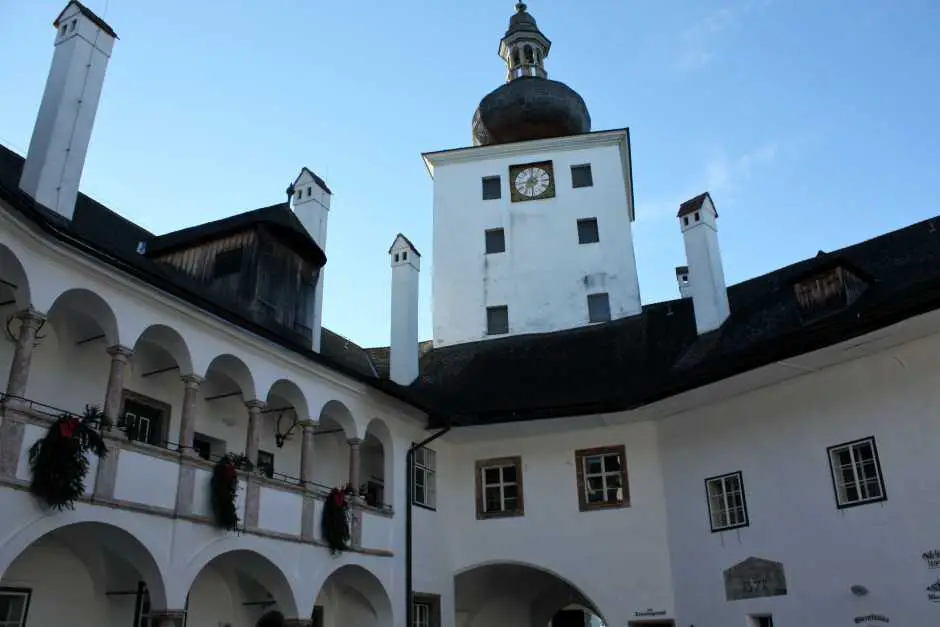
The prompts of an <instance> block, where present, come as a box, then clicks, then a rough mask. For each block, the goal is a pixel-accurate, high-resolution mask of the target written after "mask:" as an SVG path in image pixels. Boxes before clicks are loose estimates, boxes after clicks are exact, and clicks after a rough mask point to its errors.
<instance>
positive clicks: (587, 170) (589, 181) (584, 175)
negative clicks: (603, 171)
mask: <svg viewBox="0 0 940 627" xmlns="http://www.w3.org/2000/svg"><path fill="white" fill-rule="evenodd" d="M571 186H572V187H594V175H593V174H591V164H590V163H586V164H583V165H573V166H571Z"/></svg>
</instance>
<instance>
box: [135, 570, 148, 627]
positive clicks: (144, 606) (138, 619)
mask: <svg viewBox="0 0 940 627" xmlns="http://www.w3.org/2000/svg"><path fill="white" fill-rule="evenodd" d="M134 627H151V624H150V592H148V590H147V584H145V583H144V582H143V581H138V582H137V599H136V602H135V603H134Z"/></svg>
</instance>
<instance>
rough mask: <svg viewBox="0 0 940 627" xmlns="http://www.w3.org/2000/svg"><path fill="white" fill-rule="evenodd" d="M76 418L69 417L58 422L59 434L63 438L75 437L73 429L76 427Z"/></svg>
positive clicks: (77, 423)
mask: <svg viewBox="0 0 940 627" xmlns="http://www.w3.org/2000/svg"><path fill="white" fill-rule="evenodd" d="M78 425H79V422H78V418H69V419H68V420H63V421H62V422H60V423H59V435H61V436H62V437H63V438H72V437H75V431H76V430H77V429H78Z"/></svg>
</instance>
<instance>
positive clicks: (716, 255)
mask: <svg viewBox="0 0 940 627" xmlns="http://www.w3.org/2000/svg"><path fill="white" fill-rule="evenodd" d="M679 226H680V228H681V229H682V238H683V240H684V241H685V257H686V263H688V267H687V270H688V271H687V272H686V273H677V275H676V276H677V278H678V279H679V294H680V295H681V296H682V297H683V298H685V296H686V294H687V293H691V296H692V303H693V307H694V309H695V327H696V329H697V330H698V332H699V334H700V335H701V334H702V333H708V332H709V331H714V330H715V329H717V328H719V327H721V325H722V323H724V321H725V320H727V319H728V316H729V315H730V314H731V308H730V306H729V304H728V288H727V286H726V285H725V271H724V266H723V264H722V263H721V248H720V247H719V246H718V212H717V211H716V210H715V205H714V204H713V203H712V199H711V196H709V195H708V194H706V195H705V198H704V199H703V200H702V201H701V203H700V204H699V205H698V206H696V207H694V208H691V209H690V210H689V211H688V213H685V212H680V214H679ZM683 278H684V279H685V280H683Z"/></svg>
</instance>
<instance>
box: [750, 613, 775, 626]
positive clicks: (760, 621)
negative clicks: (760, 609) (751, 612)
mask: <svg viewBox="0 0 940 627" xmlns="http://www.w3.org/2000/svg"><path fill="white" fill-rule="evenodd" d="M749 618H750V620H749V621H748V627H774V617H773V616H771V615H770V614H762V615H755V616H750V617H749Z"/></svg>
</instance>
